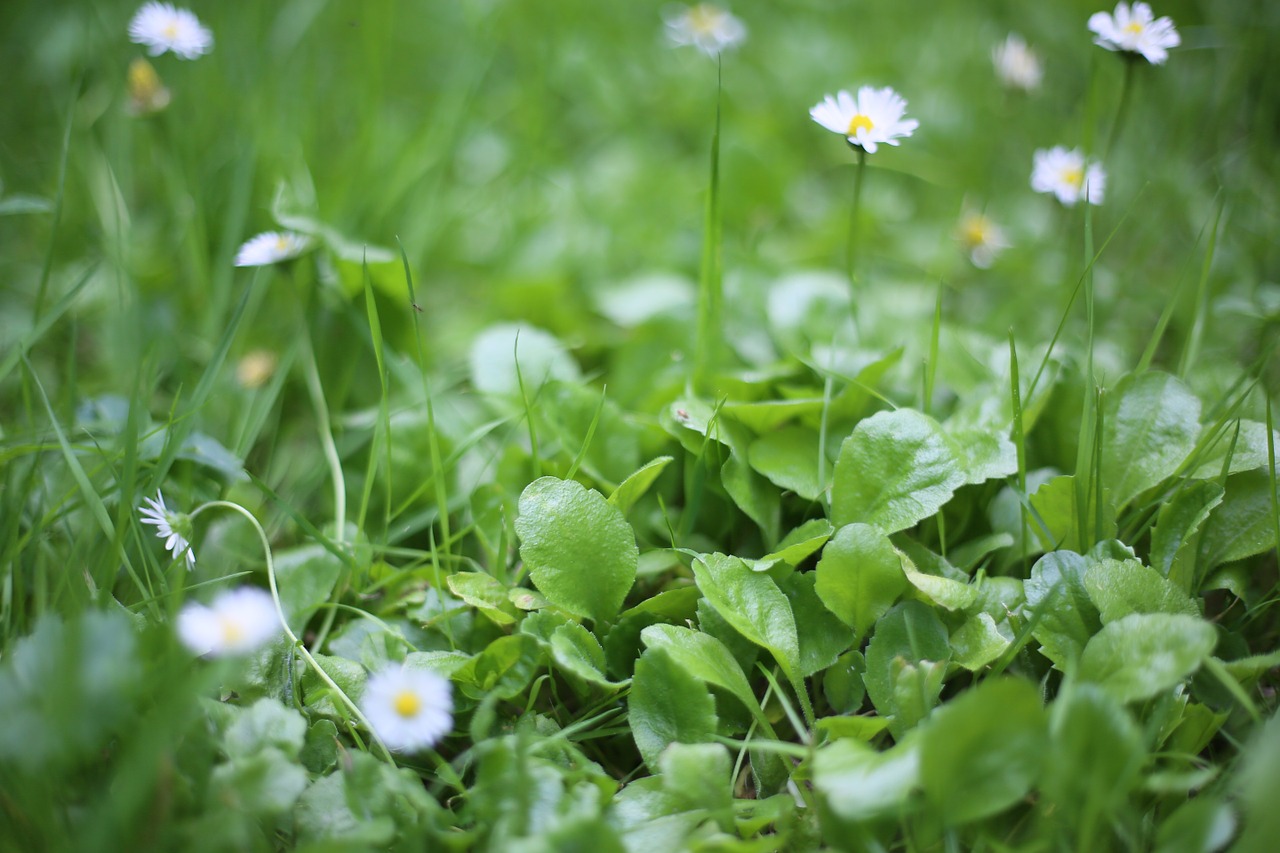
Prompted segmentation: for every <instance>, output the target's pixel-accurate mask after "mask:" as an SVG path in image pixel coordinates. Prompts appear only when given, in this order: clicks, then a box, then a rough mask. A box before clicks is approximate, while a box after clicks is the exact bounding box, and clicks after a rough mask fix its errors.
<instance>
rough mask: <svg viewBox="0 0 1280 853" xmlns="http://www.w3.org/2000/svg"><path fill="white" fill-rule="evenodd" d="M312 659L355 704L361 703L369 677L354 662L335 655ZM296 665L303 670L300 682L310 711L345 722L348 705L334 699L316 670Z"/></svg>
mask: <svg viewBox="0 0 1280 853" xmlns="http://www.w3.org/2000/svg"><path fill="white" fill-rule="evenodd" d="M312 657H314V658H315V660H316V663H318V664H319V665H320V668H321V669H323V670H324V671H325V674H326V675H328V676H329V677H330V678H332V679H333V683H334V684H336V685H338V687H340V688H341V689H342V692H343V693H345V694H347V696H348V697H349V698H350V699H351V700H352V701H353V702H356V703H359V702H360V697H361V696H362V695H363V694H364V685H365V682H366V681H368V680H369V673H368V672H366V671H365V668H364V667H363V666H361V665H360V664H358V663H356V662H355V661H353V660H348V659H347V658H343V657H335V656H332V655H312ZM297 665H298V666H299V667H301V668H302V669H303V673H302V678H301V679H300V682H301V686H302V700H303V704H305V705H306V706H307V708H308V710H310V711H311V712H312V713H315V714H319V715H321V716H325V717H333V718H337V719H343V720H345V719H346V718H347V716H348V715H349V714H350V713H351V712H350V709H348V708H347V706H346V704H345V703H344V702H343V701H342V700H341V699H338V698H337V697H336V696H334V695H333V692H332V690H331V689H330V687H329V685H327V684H325V683H324V682H323V681H321V680H320V676H319V675H317V674H316V672H315V670H314V669H312V668H311V667H310V666H307V665H306V664H305V663H302V662H299V663H298V664H297Z"/></svg>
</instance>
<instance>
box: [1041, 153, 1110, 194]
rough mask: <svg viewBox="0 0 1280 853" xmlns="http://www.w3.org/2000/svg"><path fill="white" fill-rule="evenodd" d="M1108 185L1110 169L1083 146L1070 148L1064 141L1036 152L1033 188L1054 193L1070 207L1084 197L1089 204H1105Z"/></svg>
mask: <svg viewBox="0 0 1280 853" xmlns="http://www.w3.org/2000/svg"><path fill="white" fill-rule="evenodd" d="M1106 188H1107V173H1106V172H1105V171H1103V169H1102V164H1100V163H1096V162H1089V161H1087V160H1086V159H1085V156H1084V153H1083V152H1082V151H1081V150H1080V149H1079V148H1073V149H1071V150H1070V151H1068V150H1067V149H1066V148H1063V147H1062V146H1061V145H1055V146H1054V147H1053V148H1050V149H1049V150H1047V151H1046V150H1045V149H1043V148H1041V149H1039V150H1038V151H1036V153H1035V162H1034V166H1033V168H1032V170H1031V189H1033V190H1035V191H1036V192H1038V193H1053V194H1054V195H1056V196H1057V197H1058V201H1060V202H1062V203H1063V204H1065V205H1067V206H1068V207H1070V206H1071V205H1074V204H1075V203H1076V202H1077V201H1079V200H1080V199H1081V198H1084V199H1085V200H1086V201H1088V202H1089V204H1102V195H1103V193H1104V192H1105V191H1106Z"/></svg>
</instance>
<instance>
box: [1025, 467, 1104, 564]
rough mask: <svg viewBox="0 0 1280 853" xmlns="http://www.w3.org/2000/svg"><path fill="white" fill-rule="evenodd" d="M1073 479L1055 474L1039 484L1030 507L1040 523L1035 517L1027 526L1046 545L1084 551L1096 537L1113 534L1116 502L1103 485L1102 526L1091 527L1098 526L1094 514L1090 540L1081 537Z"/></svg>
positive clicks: (1091, 520)
mask: <svg viewBox="0 0 1280 853" xmlns="http://www.w3.org/2000/svg"><path fill="white" fill-rule="evenodd" d="M1103 482H1104V483H1106V482H1107V481H1106V480H1103ZM1075 483H1076V478H1075V477H1071V476H1064V477H1054V478H1053V479H1051V480H1049V481H1048V482H1046V483H1044V484H1042V485H1041V486H1040V488H1038V489H1036V491H1035V493H1034V494H1033V495H1031V508H1032V509H1033V510H1034V511H1035V513H1036V515H1037V516H1039V518H1040V522H1041V523H1042V524H1043V526H1041V524H1037V523H1035V522H1034V521H1032V522H1031V524H1030V525H1029V526H1030V528H1031V530H1032V531H1033V532H1034V533H1035V534H1036V536H1037V538H1039V540H1040V544H1041V545H1042V546H1043V547H1044V548H1046V549H1049V550H1053V549H1058V548H1061V549H1064V550H1068V551H1086V550H1088V548H1089V546H1091V545H1093V543H1094V542H1096V541H1098V540H1099V539H1111V538H1113V537H1114V536H1115V534H1116V510H1115V506H1114V505H1113V504H1112V502H1111V500H1110V492H1109V491H1108V490H1106V489H1104V490H1103V493H1102V514H1101V515H1102V527H1101V529H1098V530H1094V529H1093V528H1094V527H1096V526H1097V522H1096V518H1095V517H1090V518H1089V528H1090V530H1091V531H1092V535H1091V536H1089V537H1088V539H1089V541H1087V542H1086V541H1084V539H1083V538H1082V532H1081V527H1080V518H1079V517H1078V514H1077V510H1078V509H1079V505H1078V504H1077V503H1076V485H1075ZM1092 515H1093V514H1092V513H1091V516H1092ZM1045 528H1047V529H1048V535H1046V534H1045Z"/></svg>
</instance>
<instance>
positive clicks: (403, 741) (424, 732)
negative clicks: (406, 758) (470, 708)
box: [360, 667, 453, 752]
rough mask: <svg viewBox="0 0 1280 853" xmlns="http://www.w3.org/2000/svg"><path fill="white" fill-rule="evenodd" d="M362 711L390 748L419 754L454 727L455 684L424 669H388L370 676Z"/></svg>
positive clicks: (361, 707)
mask: <svg viewBox="0 0 1280 853" xmlns="http://www.w3.org/2000/svg"><path fill="white" fill-rule="evenodd" d="M360 710H362V711H363V712H364V715H365V717H366V718H367V719H368V720H369V725H371V726H373V730H374V732H376V733H377V735H378V737H379V738H381V739H382V742H383V743H385V744H386V745H387V747H388V748H389V749H393V750H395V751H396V752H417V751H418V750H421V749H426V748H427V747H429V746H432V745H434V744H435V743H436V742H437V741H439V740H440V739H441V738H443V737H444V736H445V735H447V734H448V733H449V731H450V730H451V729H452V728H453V685H452V684H450V682H449V679H447V678H444V677H442V676H439V675H436V674H435V673H434V672H430V671H428V670H424V669H406V668H404V667H392V668H390V669H384V670H382V671H381V672H378V673H376V674H375V675H372V676H370V677H369V681H368V682H367V683H366V684H365V686H364V695H363V696H362V697H361V699H360Z"/></svg>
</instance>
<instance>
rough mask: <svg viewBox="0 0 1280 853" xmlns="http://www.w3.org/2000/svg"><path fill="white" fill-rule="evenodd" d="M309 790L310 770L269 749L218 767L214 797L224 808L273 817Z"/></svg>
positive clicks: (239, 757) (213, 799)
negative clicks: (308, 776) (308, 774)
mask: <svg viewBox="0 0 1280 853" xmlns="http://www.w3.org/2000/svg"><path fill="white" fill-rule="evenodd" d="M299 719H301V718H299ZM306 787H307V771H306V770H304V769H303V768H302V767H300V766H299V765H297V764H294V763H293V762H292V761H291V760H290V759H289V758H288V757H287V756H286V755H285V754H284V753H282V752H281V751H280V750H278V749H276V748H275V747H274V746H268V747H264V748H262V749H261V750H259V751H258V752H256V753H254V754H252V755H242V756H237V757H235V758H232V759H231V761H229V762H228V763H226V764H223V765H220V766H219V767H216V768H214V771H213V777H212V779H211V780H210V797H211V801H212V802H213V803H216V804H217V807H218V808H220V809H221V808H231V809H235V810H237V811H245V812H248V813H250V814H253V815H258V816H261V817H270V816H273V815H278V814H281V813H282V812H284V811H286V810H288V809H289V808H291V807H292V806H293V804H294V803H295V802H297V800H298V797H300V796H301V795H302V792H303V791H304V790H306Z"/></svg>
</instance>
